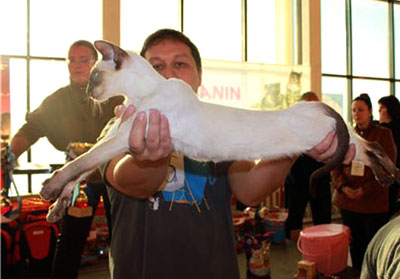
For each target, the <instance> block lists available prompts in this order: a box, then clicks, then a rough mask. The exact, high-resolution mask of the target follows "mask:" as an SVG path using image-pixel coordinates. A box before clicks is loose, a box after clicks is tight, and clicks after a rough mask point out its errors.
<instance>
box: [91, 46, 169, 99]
mask: <svg viewBox="0 0 400 279" xmlns="http://www.w3.org/2000/svg"><path fill="white" fill-rule="evenodd" d="M94 45H95V47H96V49H97V50H98V51H99V52H100V53H101V54H102V56H103V58H102V60H100V61H98V62H97V63H96V65H95V66H94V67H93V69H92V71H91V74H90V77H89V83H88V86H87V90H86V92H87V94H88V96H89V97H91V98H93V99H95V100H98V101H103V100H106V99H108V98H110V97H113V96H116V95H123V96H125V97H126V98H128V99H130V100H132V102H134V103H137V102H139V101H140V100H141V99H143V98H146V97H148V96H149V95H151V94H153V93H154V92H155V88H156V87H157V86H158V84H159V82H160V80H162V79H163V77H162V76H160V75H159V74H158V73H157V72H156V71H155V70H154V69H153V67H152V66H151V65H150V63H149V62H148V61H147V60H145V59H144V58H143V57H141V56H140V55H138V54H136V53H134V52H131V51H125V50H123V49H122V48H120V47H118V46H116V45H114V44H112V43H110V42H107V41H96V42H95V43H94Z"/></svg>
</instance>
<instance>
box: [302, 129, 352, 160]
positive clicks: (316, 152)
mask: <svg viewBox="0 0 400 279" xmlns="http://www.w3.org/2000/svg"><path fill="white" fill-rule="evenodd" d="M337 145H338V141H337V137H336V133H335V131H331V132H329V133H328V135H327V136H326V137H325V139H324V140H323V141H322V142H320V143H319V144H318V145H316V146H315V147H314V148H313V149H311V150H310V151H309V152H308V153H307V155H308V156H310V157H312V158H313V159H314V160H316V161H318V162H322V163H325V162H326V161H328V160H329V159H330V158H331V157H332V156H333V155H334V154H335V152H336V149H337ZM355 154H356V149H355V145H354V144H350V146H349V149H348V150H347V153H346V155H345V158H344V160H343V164H345V165H348V164H350V163H351V161H352V160H353V158H354V156H355Z"/></svg>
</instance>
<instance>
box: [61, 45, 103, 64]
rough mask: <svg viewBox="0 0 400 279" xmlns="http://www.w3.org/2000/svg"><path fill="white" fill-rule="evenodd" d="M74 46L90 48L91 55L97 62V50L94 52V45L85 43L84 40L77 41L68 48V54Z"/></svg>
mask: <svg viewBox="0 0 400 279" xmlns="http://www.w3.org/2000/svg"><path fill="white" fill-rule="evenodd" d="M76 46H84V47H87V48H90V50H91V51H92V54H93V57H94V59H95V60H96V61H97V59H98V54H97V50H96V48H95V47H94V45H93V44H92V43H91V42H89V41H86V40H78V41H75V42H74V43H73V44H72V45H71V46H70V47H69V50H68V53H69V52H70V51H71V49H72V48H73V47H76Z"/></svg>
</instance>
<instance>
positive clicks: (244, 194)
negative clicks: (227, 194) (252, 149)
mask: <svg viewBox="0 0 400 279" xmlns="http://www.w3.org/2000/svg"><path fill="white" fill-rule="evenodd" d="M336 148H337V138H336V135H335V132H334V131H332V132H330V133H329V134H328V135H327V136H326V138H325V139H324V140H323V141H322V142H321V143H319V144H318V145H317V146H315V147H314V148H313V149H311V150H310V151H309V152H308V153H307V155H308V156H310V157H311V158H313V159H314V160H317V161H318V162H326V161H327V160H329V159H330V158H331V157H332V156H333V154H334V153H335V151H336ZM354 155H355V146H354V144H352V145H350V147H349V150H348V151H347V154H346V156H345V160H344V162H343V163H345V164H349V163H350V162H351V160H352V159H353V157H354ZM296 159H297V158H296V157H293V158H285V159H280V160H270V161H261V162H260V163H258V164H257V165H256V164H255V163H253V162H234V163H233V164H232V165H231V166H230V168H229V171H228V178H229V183H230V185H231V189H232V192H233V194H234V195H235V197H236V198H237V199H238V200H239V201H240V202H242V203H244V204H246V205H249V206H255V205H258V204H260V203H261V202H263V201H264V200H265V198H266V197H267V196H268V195H270V194H271V193H272V192H273V191H275V190H276V189H277V188H278V187H280V186H282V185H284V183H285V179H286V176H287V175H288V173H289V170H290V168H291V167H292V165H293V163H294V162H295V160H296Z"/></svg>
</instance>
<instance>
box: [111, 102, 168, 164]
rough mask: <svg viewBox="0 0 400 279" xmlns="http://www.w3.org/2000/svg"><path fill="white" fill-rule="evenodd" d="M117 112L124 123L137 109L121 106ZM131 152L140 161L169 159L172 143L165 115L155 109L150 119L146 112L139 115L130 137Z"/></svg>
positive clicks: (151, 111)
mask: <svg viewBox="0 0 400 279" xmlns="http://www.w3.org/2000/svg"><path fill="white" fill-rule="evenodd" d="M115 112H116V115H117V116H120V117H122V122H123V121H125V120H126V119H128V118H129V117H130V116H132V114H134V113H135V112H136V108H135V107H134V106H133V105H130V106H128V107H124V106H119V107H117V108H116V110H115ZM146 128H147V135H146ZM129 150H130V153H131V155H132V156H134V158H135V159H137V160H140V161H146V160H149V161H158V160H160V159H164V158H166V157H168V156H169V154H170V153H171V152H172V143H171V135H170V130H169V122H168V119H167V118H166V117H165V115H163V114H162V113H160V112H159V111H158V110H155V109H151V110H150V112H149V117H148V118H147V115H146V113H145V112H139V113H137V115H136V118H135V120H134V121H133V125H132V128H131V131H130V135H129Z"/></svg>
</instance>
